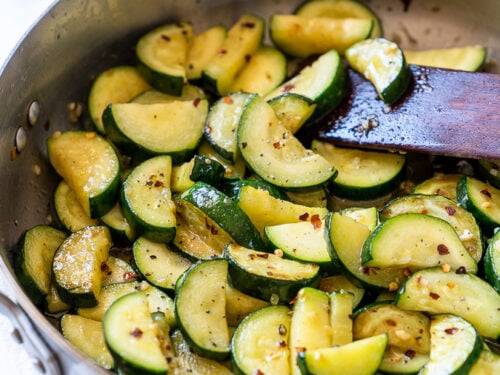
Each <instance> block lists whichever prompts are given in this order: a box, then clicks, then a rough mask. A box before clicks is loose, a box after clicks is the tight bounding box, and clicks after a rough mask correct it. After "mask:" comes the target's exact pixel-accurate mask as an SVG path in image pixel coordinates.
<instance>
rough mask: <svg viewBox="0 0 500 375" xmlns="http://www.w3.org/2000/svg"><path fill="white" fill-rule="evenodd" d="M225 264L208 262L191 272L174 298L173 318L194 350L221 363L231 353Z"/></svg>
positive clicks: (184, 278)
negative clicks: (174, 317)
mask: <svg viewBox="0 0 500 375" xmlns="http://www.w3.org/2000/svg"><path fill="white" fill-rule="evenodd" d="M227 273H228V263H227V261H226V260H224V259H216V260H207V261H203V262H201V263H198V264H196V265H194V266H193V267H192V268H190V269H189V270H188V271H187V272H186V273H185V275H184V276H183V277H182V280H181V281H180V285H179V286H178V288H177V293H176V295H175V300H174V301H175V314H176V317H177V322H178V324H179V328H180V329H181V331H182V333H183V334H184V336H185V337H186V339H187V340H188V341H189V342H190V344H191V345H192V347H193V350H194V351H195V352H196V353H198V354H199V355H202V356H204V357H208V358H212V359H218V360H222V359H225V358H226V357H227V356H228V355H229V353H230V336H229V331H228V325H227V319H226V284H227Z"/></svg>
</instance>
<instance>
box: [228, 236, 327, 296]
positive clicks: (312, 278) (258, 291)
mask: <svg viewBox="0 0 500 375" xmlns="http://www.w3.org/2000/svg"><path fill="white" fill-rule="evenodd" d="M224 257H225V259H227V260H228V261H229V275H230V276H231V281H232V282H233V285H234V287H235V288H237V289H239V290H241V291H242V292H243V293H246V294H249V295H251V296H253V297H256V298H260V299H263V300H265V301H270V302H271V303H273V304H277V303H279V304H285V303H288V302H290V301H291V300H292V299H293V298H294V297H295V296H296V294H297V292H298V291H299V290H300V289H302V288H303V287H306V286H311V287H315V286H317V285H318V283H319V277H320V268H319V266H318V265H317V264H314V263H301V262H297V261H295V260H290V259H284V258H282V257H280V256H278V255H276V254H272V253H266V252H262V251H256V250H252V249H248V248H245V247H242V246H239V245H235V244H229V245H228V246H227V247H226V250H225V251H224Z"/></svg>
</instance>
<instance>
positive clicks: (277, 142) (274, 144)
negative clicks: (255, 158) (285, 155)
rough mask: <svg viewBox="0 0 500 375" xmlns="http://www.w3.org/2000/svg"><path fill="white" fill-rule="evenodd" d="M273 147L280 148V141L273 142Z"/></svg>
mask: <svg viewBox="0 0 500 375" xmlns="http://www.w3.org/2000/svg"><path fill="white" fill-rule="evenodd" d="M273 147H274V148H275V149H276V150H279V149H280V148H281V142H280V141H276V142H274V143H273Z"/></svg>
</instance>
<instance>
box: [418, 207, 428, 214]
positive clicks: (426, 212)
mask: <svg viewBox="0 0 500 375" xmlns="http://www.w3.org/2000/svg"><path fill="white" fill-rule="evenodd" d="M420 213H421V214H422V215H427V214H428V213H429V211H428V210H427V209H426V208H424V209H423V210H422V211H420Z"/></svg>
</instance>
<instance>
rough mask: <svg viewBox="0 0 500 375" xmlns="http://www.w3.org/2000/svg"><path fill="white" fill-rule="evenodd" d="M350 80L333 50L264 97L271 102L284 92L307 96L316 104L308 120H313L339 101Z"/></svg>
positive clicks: (343, 95)
mask: <svg viewBox="0 0 500 375" xmlns="http://www.w3.org/2000/svg"><path fill="white" fill-rule="evenodd" d="M347 82H348V80H347V71H346V68H345V65H344V63H343V62H342V60H341V58H340V55H339V54H338V52H337V51H335V50H330V51H328V52H326V53H324V54H322V55H321V56H319V57H318V58H317V59H315V60H314V61H313V62H312V64H310V65H307V66H306V67H304V68H303V69H302V70H301V71H300V72H299V73H298V74H296V75H295V76H293V77H292V78H290V79H289V80H287V81H285V82H284V83H282V84H281V85H280V86H278V87H277V88H276V89H275V90H273V91H271V92H270V93H268V94H267V95H266V96H265V99H266V100H267V101H269V100H271V99H273V98H275V97H277V96H280V95H283V94H285V93H292V94H299V95H302V96H305V97H306V98H308V99H310V100H311V101H312V102H313V103H314V104H315V105H316V109H315V110H314V113H313V115H312V116H311V118H310V119H309V120H310V121H312V120H313V119H317V118H319V117H322V116H323V115H324V114H325V113H327V112H329V111H331V110H332V109H333V108H335V107H336V106H337V105H338V104H340V102H341V101H342V99H343V98H344V97H345V95H346V93H347Z"/></svg>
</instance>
